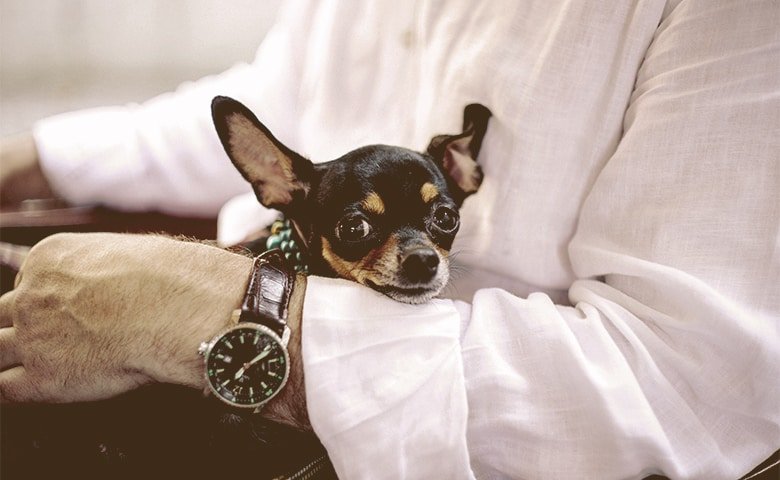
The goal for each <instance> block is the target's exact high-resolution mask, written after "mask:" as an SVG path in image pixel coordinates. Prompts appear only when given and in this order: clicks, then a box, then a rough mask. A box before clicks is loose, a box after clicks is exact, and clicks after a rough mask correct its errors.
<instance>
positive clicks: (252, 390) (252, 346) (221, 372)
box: [206, 323, 290, 407]
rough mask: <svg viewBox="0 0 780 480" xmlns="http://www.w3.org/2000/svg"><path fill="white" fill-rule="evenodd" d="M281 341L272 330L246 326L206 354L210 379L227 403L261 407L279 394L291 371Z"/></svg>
mask: <svg viewBox="0 0 780 480" xmlns="http://www.w3.org/2000/svg"><path fill="white" fill-rule="evenodd" d="M289 362H290V358H289V356H288V354H287V350H286V349H285V348H284V347H283V346H282V341H281V339H280V338H279V337H278V336H277V335H276V334H275V333H273V332H272V331H271V330H269V329H268V328H266V327H264V326H262V325H257V324H253V323H242V324H239V325H237V326H235V327H232V328H230V329H228V330H227V331H225V332H223V333H222V334H221V335H219V336H218V337H217V338H216V340H215V341H214V342H213V344H212V346H211V348H210V349H209V351H208V353H207V354H206V378H207V380H208V382H209V386H210V387H211V390H212V391H213V392H214V393H215V394H216V395H217V396H218V397H219V398H220V399H221V400H223V401H224V402H226V403H228V404H230V405H234V406H239V407H257V406H259V405H261V404H263V403H264V402H266V401H268V400H269V399H270V398H271V397H273V396H274V395H276V393H277V392H279V391H280V390H281V389H282V387H283V386H284V384H285V382H287V375H288V373H289V370H290V366H289Z"/></svg>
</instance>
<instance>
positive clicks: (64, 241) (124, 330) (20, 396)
mask: <svg viewBox="0 0 780 480" xmlns="http://www.w3.org/2000/svg"><path fill="white" fill-rule="evenodd" d="M251 269H252V259H251V258H248V257H244V256H241V255H236V254H233V253H230V252H227V251H224V250H220V249H218V248H214V247H211V246H207V245H203V244H199V243H192V242H182V241H177V240H173V239H171V238H167V237H162V236H156V235H121V234H107V233H95V234H59V235H54V236H52V237H49V238H47V239H45V240H44V241H42V242H40V243H39V244H38V245H36V246H35V247H33V249H32V250H31V251H30V253H29V255H28V256H27V258H26V260H25V263H24V265H23V266H22V270H21V272H20V274H19V276H18V277H17V286H16V288H15V289H14V290H13V291H11V292H9V293H7V294H5V295H3V296H2V297H0V367H2V371H0V400H2V401H4V402H72V401H84V400H97V399H101V398H107V397H111V396H114V395H117V394H120V393H122V392H125V391H128V390H130V389H133V388H135V387H137V386H139V385H141V384H144V383H150V382H169V383H178V384H183V385H189V386H191V387H194V388H201V389H202V388H204V387H205V385H206V383H205V377H204V374H203V368H204V367H203V359H202V358H201V357H200V356H199V355H198V353H197V352H198V346H199V345H200V342H202V341H208V340H211V338H213V337H214V335H216V334H217V333H218V332H219V331H220V330H222V329H224V328H225V327H226V326H228V324H229V323H230V321H231V320H230V318H231V313H232V311H233V310H234V309H236V308H238V307H239V306H240V305H241V301H242V299H243V296H244V293H245V291H246V287H247V283H248V280H249V275H250V271H251ZM305 289H306V280H305V277H303V276H301V275H299V276H298V277H297V281H296V284H295V288H294V290H293V293H292V296H291V300H290V306H289V309H288V311H289V318H288V324H289V325H290V328H291V330H292V335H291V338H290V344H289V345H288V349H289V351H290V359H291V373H290V379H289V380H288V383H287V386H286V387H285V389H284V390H283V391H282V393H281V394H280V395H278V396H277V397H276V398H274V400H272V401H271V402H270V403H269V405H267V406H266V408H265V409H264V410H263V413H264V414H265V416H266V417H268V418H270V419H272V420H275V421H279V422H283V423H287V424H291V425H294V426H297V427H300V428H310V427H309V423H308V417H307V415H306V403H305V391H304V387H303V368H302V365H301V358H300V338H301V337H300V319H301V314H302V305H303V294H304V292H305Z"/></svg>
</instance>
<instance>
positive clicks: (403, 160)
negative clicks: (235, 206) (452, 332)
mask: <svg viewBox="0 0 780 480" xmlns="http://www.w3.org/2000/svg"><path fill="white" fill-rule="evenodd" d="M212 115H213V118H214V124H215V126H216V129H217V133H218V134H219V138H220V140H221V141H222V145H223V146H224V148H225V151H226V152H227V154H228V156H229V157H230V159H231V161H232V162H233V164H234V165H235V166H236V168H237V169H238V170H239V172H241V174H242V175H243V177H244V178H245V179H246V180H247V181H249V183H250V184H251V185H252V188H253V189H254V192H255V195H256V196H257V199H258V200H259V201H260V203H262V204H263V205H265V206H266V207H269V208H275V209H277V210H280V211H281V212H282V213H284V214H285V216H286V217H287V218H289V219H291V220H293V223H294V224H295V225H296V227H297V229H298V233H299V234H300V236H301V237H302V238H303V239H304V240H305V243H306V244H307V248H308V252H309V269H310V272H311V273H313V274H316V275H322V276H330V277H342V278H346V279H350V280H354V281H357V282H359V283H361V284H364V285H367V286H369V287H371V288H373V289H375V290H377V291H379V292H382V293H384V294H386V295H388V296H389V297H391V298H394V299H396V300H400V301H404V302H408V303H421V302H425V301H427V300H429V299H431V298H433V297H435V296H436V295H438V294H439V293H440V292H441V290H442V289H443V288H444V287H445V285H446V283H447V281H448V279H449V267H448V252H449V250H450V248H451V246H452V242H453V239H454V237H455V234H456V233H457V231H458V227H459V218H458V210H459V208H460V206H461V204H462V203H463V200H464V199H465V198H466V197H468V196H469V195H471V194H473V193H474V192H476V191H477V188H479V185H480V183H481V181H482V171H481V169H480V168H479V165H477V162H476V158H477V155H478V153H479V149H480V146H481V143H482V139H483V137H484V135H485V132H486V130H487V124H488V120H489V118H490V112H489V111H488V109H487V108H485V107H483V106H481V105H478V104H472V105H469V106H467V107H466V109H465V111H464V125H463V132H461V133H459V134H456V135H440V136H437V137H434V138H433V139H432V140H431V143H430V145H429V146H428V149H427V151H426V152H424V153H420V152H415V151H413V150H409V149H406V148H401V147H395V146H387V145H371V146H366V147H362V148H358V149H356V150H353V151H351V152H349V153H347V154H345V155H343V156H341V157H339V158H337V159H335V160H331V161H329V162H325V163H319V164H314V163H312V162H311V161H309V160H307V159H306V158H304V157H302V156H301V155H299V154H297V153H295V152H294V151H292V150H291V149H289V148H288V147H286V146H285V145H283V144H282V143H281V142H279V141H278V140H277V139H276V138H275V137H274V136H273V134H272V133H271V132H270V131H269V130H268V128H266V127H265V126H264V125H263V124H262V123H261V122H260V121H259V120H258V119H257V118H256V117H255V116H254V114H252V112H250V111H249V109H247V108H246V107H245V106H244V105H242V104H241V103H239V102H237V101H235V100H233V99H230V98H227V97H217V98H215V99H214V101H213V103H212Z"/></svg>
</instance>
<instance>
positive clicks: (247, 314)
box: [198, 250, 295, 411]
mask: <svg viewBox="0 0 780 480" xmlns="http://www.w3.org/2000/svg"><path fill="white" fill-rule="evenodd" d="M294 282H295V273H294V272H293V271H292V269H291V268H290V267H289V266H288V264H287V263H286V261H285V258H284V255H283V254H282V252H281V251H280V250H269V251H267V252H265V253H263V254H262V255H260V256H258V257H257V258H255V260H254V264H253V267H252V275H251V277H250V279H249V286H248V287H247V291H246V295H245V296H244V301H243V303H242V305H241V308H239V309H237V310H235V311H234V312H233V319H234V322H233V323H235V322H236V321H237V322H238V323H237V324H236V325H233V326H231V327H228V328H226V329H225V330H223V331H221V332H220V333H218V334H217V335H216V336H215V337H214V338H213V339H212V340H211V341H210V342H203V343H201V345H200V348H199V349H198V353H199V354H200V355H201V356H203V360H204V363H205V376H206V383H207V385H208V390H207V391H210V392H211V393H213V394H214V395H215V396H216V397H217V398H218V399H220V400H222V401H223V402H225V403H227V404H228V405H231V406H233V407H239V408H242V409H249V408H253V409H255V410H256V411H257V410H259V409H260V408H262V407H263V405H265V404H266V403H267V402H268V401H269V400H271V399H272V398H273V397H275V396H276V395H277V394H278V393H279V392H280V391H281V390H282V389H283V388H284V386H285V384H286V383H287V378H288V377H289V374H290V355H289V353H288V352H287V343H288V341H289V339H290V329H289V327H288V326H287V322H286V319H287V307H288V303H289V301H290V294H291V292H292V288H293V284H294Z"/></svg>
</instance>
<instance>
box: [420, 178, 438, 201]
mask: <svg viewBox="0 0 780 480" xmlns="http://www.w3.org/2000/svg"><path fill="white" fill-rule="evenodd" d="M420 196H421V197H422V200H423V202H425V203H428V202H430V201H431V200H433V199H434V198H436V197H438V196H439V189H438V188H436V185H434V184H432V183H431V182H425V183H423V186H422V187H420Z"/></svg>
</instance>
